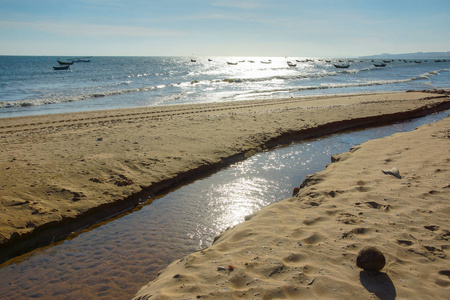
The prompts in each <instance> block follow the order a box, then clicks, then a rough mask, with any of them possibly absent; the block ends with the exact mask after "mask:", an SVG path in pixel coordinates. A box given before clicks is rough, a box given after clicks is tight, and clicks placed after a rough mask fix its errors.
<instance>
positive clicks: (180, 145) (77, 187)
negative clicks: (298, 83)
mask: <svg viewBox="0 0 450 300" xmlns="http://www.w3.org/2000/svg"><path fill="white" fill-rule="evenodd" d="M448 108H450V101H449V97H448V96H446V95H441V94H432V93H422V92H411V93H395V94H369V95H354V96H333V97H330V96H324V97H308V98H292V99H277V100H265V101H244V102H231V103H214V104H207V105H205V104H199V105H179V106H167V107H148V108H139V109H122V110H110V111H97V112H87V113H74V114H61V115H47V116H36V117H22V118H13V119H0V137H1V140H2V150H1V152H2V158H1V162H0V168H1V169H2V170H3V172H2V175H1V182H2V185H1V187H0V198H1V199H2V202H1V203H0V208H1V210H0V217H1V218H0V220H1V224H0V238H1V240H0V262H3V261H5V260H6V259H8V258H10V257H13V256H15V255H18V254H20V253H23V252H25V251H27V250H30V249H32V248H35V247H38V246H41V245H45V244H48V243H50V242H51V241H52V240H55V239H58V238H62V237H64V236H66V235H67V234H69V233H71V232H74V231H77V230H79V229H81V228H84V227H86V226H89V225H92V224H95V223H96V222H98V221H100V220H101V219H104V218H108V217H111V216H114V215H116V214H118V213H120V212H123V211H125V210H129V209H131V208H133V207H135V206H136V205H138V204H139V203H141V202H144V201H145V200H146V199H147V198H148V197H149V196H152V195H155V194H157V193H158V192H162V191H164V190H168V189H170V188H171V187H175V186H177V185H179V184H181V183H182V182H183V181H184V180H189V179H192V178H195V177H197V176H201V175H202V174H205V172H208V171H212V170H214V169H217V168H220V167H223V166H225V165H227V164H229V163H231V162H233V161H237V160H241V159H244V158H245V157H248V156H250V155H252V154H254V153H256V152H258V151H261V150H262V149H264V148H270V147H274V146H276V145H279V144H283V143H287V142H290V141H294V140H299V139H303V138H308V137H318V136H321V135H324V134H329V133H333V132H337V131H342V130H346V129H356V128H360V127H364V126H371V125H376V124H383V123H389V122H394V121H395V120H400V119H402V118H403V119H407V118H411V117H417V116H420V115H424V114H428V113H431V112H433V111H437V110H443V109H448Z"/></svg>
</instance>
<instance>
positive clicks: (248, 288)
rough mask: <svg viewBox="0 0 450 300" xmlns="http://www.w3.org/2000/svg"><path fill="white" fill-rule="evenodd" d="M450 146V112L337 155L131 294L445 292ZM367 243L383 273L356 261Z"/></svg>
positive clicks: (449, 272)
mask: <svg viewBox="0 0 450 300" xmlns="http://www.w3.org/2000/svg"><path fill="white" fill-rule="evenodd" d="M449 151H450V117H447V118H446V119H444V120H443V121H440V122H438V123H436V124H429V125H425V126H422V127H420V128H419V129H416V130H415V131H413V132H411V133H399V134H394V135H393V136H390V137H387V138H383V139H380V140H372V141H369V142H366V143H364V144H362V145H360V146H356V147H354V148H352V149H351V150H350V151H349V152H347V153H342V154H339V155H335V156H333V158H332V163H331V164H329V165H328V166H327V168H326V169H325V170H324V171H321V172H318V173H316V174H313V175H310V176H308V178H307V179H306V180H305V181H304V183H303V184H302V185H301V187H300V189H299V190H298V193H297V194H296V195H295V196H293V197H292V198H289V199H286V200H283V201H280V202H277V203H274V204H272V205H269V206H268V207H265V208H263V209H262V210H261V211H259V212H257V213H255V214H254V215H252V216H249V217H248V218H246V221H245V222H243V223H241V224H238V225H236V226H235V227H234V228H230V229H228V230H227V231H225V232H223V233H222V234H221V235H220V236H218V237H217V238H216V240H215V242H214V244H213V245H212V246H211V247H208V248H205V249H202V250H200V251H197V252H195V253H193V254H191V255H189V256H187V257H184V258H182V259H180V260H178V261H175V262H173V263H172V264H171V265H169V266H168V267H167V268H166V269H164V270H163V271H161V272H160V274H159V275H158V277H157V278H156V279H155V280H154V281H152V282H150V283H149V284H148V285H147V286H144V287H143V288H142V289H141V290H140V291H139V292H138V293H137V294H136V296H135V298H134V299H135V300H144V299H191V298H193V299H230V298H232V299H274V298H276V299H303V298H307V299H310V298H312V299H395V298H397V297H398V298H399V299H447V298H448V295H449V291H450V279H449V276H450V263H449V258H448V249H449V242H448V239H449V237H450V228H449V223H448V216H449V213H450V203H449V199H450V181H449V178H450V153H449ZM393 168H396V169H397V170H398V173H399V176H394V175H395V174H394V175H392V174H389V173H384V172H383V171H382V170H391V169H393ZM368 245H370V246H375V247H377V248H378V249H379V250H381V251H382V252H383V253H384V255H385V256H386V260H387V263H386V266H385V267H384V269H383V270H382V271H381V272H380V273H372V272H366V271H362V270H361V269H359V268H357V267H356V256H357V253H358V251H359V250H361V249H362V248H364V247H365V246H368Z"/></svg>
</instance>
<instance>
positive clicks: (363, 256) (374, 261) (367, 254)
mask: <svg viewBox="0 0 450 300" xmlns="http://www.w3.org/2000/svg"><path fill="white" fill-rule="evenodd" d="M385 264H386V259H385V258H384V255H383V253H381V251H380V250H378V249H377V248H375V247H365V248H364V249H362V250H361V251H359V253H358V257H357V258H356V265H357V266H358V267H360V268H361V269H363V270H365V271H380V270H381V269H383V267H384V265H385Z"/></svg>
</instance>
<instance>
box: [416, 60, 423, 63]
mask: <svg viewBox="0 0 450 300" xmlns="http://www.w3.org/2000/svg"><path fill="white" fill-rule="evenodd" d="M414 62H415V63H416V64H421V63H422V62H421V61H420V60H415V61H414Z"/></svg>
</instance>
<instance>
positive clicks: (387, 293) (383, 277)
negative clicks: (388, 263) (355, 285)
mask: <svg viewBox="0 0 450 300" xmlns="http://www.w3.org/2000/svg"><path fill="white" fill-rule="evenodd" d="M359 280H360V281H361V284H362V285H363V286H364V287H365V288H366V289H367V290H368V291H369V292H371V293H374V294H375V295H377V297H378V298H380V299H382V300H392V299H395V297H396V296H397V292H396V291H395V286H394V284H393V283H392V280H391V278H389V275H388V274H386V273H382V272H367V271H361V272H360V273H359Z"/></svg>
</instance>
